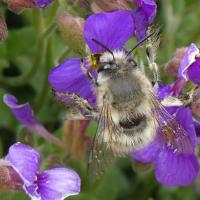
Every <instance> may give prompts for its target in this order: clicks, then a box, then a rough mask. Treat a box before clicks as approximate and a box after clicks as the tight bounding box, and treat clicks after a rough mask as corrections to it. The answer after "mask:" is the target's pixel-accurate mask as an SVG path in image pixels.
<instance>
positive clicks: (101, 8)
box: [91, 0, 133, 13]
mask: <svg viewBox="0 0 200 200" xmlns="http://www.w3.org/2000/svg"><path fill="white" fill-rule="evenodd" d="M130 3H132V4H133V2H130V1H129V0H110V1H107V0H94V1H93V3H92V5H91V9H92V11H93V12H94V13H98V12H110V11H113V10H131V7H130Z"/></svg>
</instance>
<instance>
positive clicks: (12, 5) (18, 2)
mask: <svg viewBox="0 0 200 200" xmlns="http://www.w3.org/2000/svg"><path fill="white" fill-rule="evenodd" d="M4 2H5V3H6V4H7V6H8V9H9V10H11V11H12V12H14V13H16V14H18V13H20V12H21V11H22V10H24V9H25V8H34V7H35V1H34V0H4Z"/></svg>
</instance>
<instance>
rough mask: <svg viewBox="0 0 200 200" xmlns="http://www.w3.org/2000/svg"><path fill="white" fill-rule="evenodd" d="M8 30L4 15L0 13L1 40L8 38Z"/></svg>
mask: <svg viewBox="0 0 200 200" xmlns="http://www.w3.org/2000/svg"><path fill="white" fill-rule="evenodd" d="M7 36H8V31H7V25H6V21H5V18H4V16H3V15H1V14H0V41H3V40H5V39H6V38H7Z"/></svg>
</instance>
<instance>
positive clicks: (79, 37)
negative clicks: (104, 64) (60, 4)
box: [58, 12, 85, 55]
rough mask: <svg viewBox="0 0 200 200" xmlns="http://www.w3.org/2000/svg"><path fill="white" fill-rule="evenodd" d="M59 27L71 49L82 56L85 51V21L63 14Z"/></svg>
mask: <svg viewBox="0 0 200 200" xmlns="http://www.w3.org/2000/svg"><path fill="white" fill-rule="evenodd" d="M58 26H59V29H60V31H61V32H62V35H63V38H64V40H65V42H66V43H67V45H68V46H69V48H70V49H72V50H74V51H75V52H77V53H80V54H81V55H82V53H84V51H85V40H84V37H83V26H84V19H83V18H80V17H73V16H72V15H70V14H69V13H67V12H62V13H61V14H60V15H59V17H58Z"/></svg>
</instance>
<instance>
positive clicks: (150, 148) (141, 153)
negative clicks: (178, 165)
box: [130, 133, 164, 163]
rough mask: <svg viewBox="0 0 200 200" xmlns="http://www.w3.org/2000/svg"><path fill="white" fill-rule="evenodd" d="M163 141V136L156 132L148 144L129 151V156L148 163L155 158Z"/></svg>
mask: <svg viewBox="0 0 200 200" xmlns="http://www.w3.org/2000/svg"><path fill="white" fill-rule="evenodd" d="M163 142H164V141H163V138H162V137H161V135H160V134H159V133H158V134H157V135H156V137H155V139H154V140H153V141H152V142H151V143H150V144H149V145H147V146H145V147H144V148H142V149H139V150H137V151H133V152H131V153H130V156H131V157H132V158H133V159H135V160H138V161H140V162H142V163H150V162H152V161H154V160H155V159H156V157H157V155H158V153H159V152H160V148H161V146H162V144H163Z"/></svg>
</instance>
